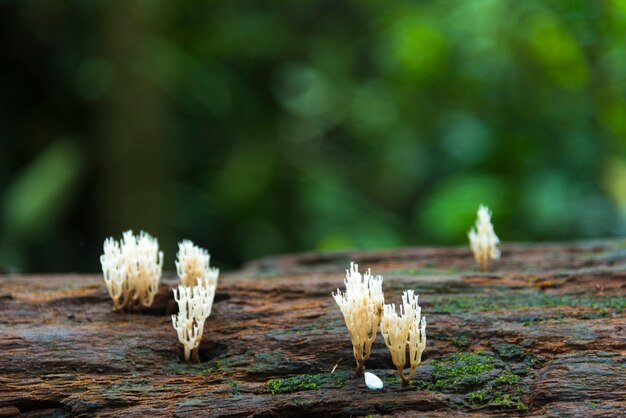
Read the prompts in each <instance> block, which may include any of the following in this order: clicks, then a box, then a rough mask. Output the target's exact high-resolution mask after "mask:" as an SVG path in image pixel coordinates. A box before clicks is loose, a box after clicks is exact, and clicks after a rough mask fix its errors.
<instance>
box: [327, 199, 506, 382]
mask: <svg viewBox="0 0 626 418" xmlns="http://www.w3.org/2000/svg"><path fill="white" fill-rule="evenodd" d="M468 238H469V240H470V246H471V249H472V252H473V253H474V258H475V259H476V263H477V264H478V267H479V269H480V270H482V271H486V270H487V269H488V268H489V265H490V264H491V262H492V261H493V260H495V259H498V258H499V257H500V251H499V250H498V247H497V245H498V244H499V242H500V240H499V239H498V237H497V236H496V234H495V232H494V229H493V225H492V224H491V213H490V212H489V209H488V208H487V207H486V206H483V205H480V207H479V208H478V219H477V220H476V229H472V230H471V231H470V232H469V233H468ZM344 283H345V286H346V290H345V291H344V292H342V291H341V290H339V289H337V293H333V297H334V298H335V301H336V302H337V305H339V308H340V309H341V313H342V314H343V318H344V321H345V323H346V327H347V328H348V332H349V334H350V339H351V340H352V348H353V353H354V359H355V360H356V365H357V367H356V373H357V374H361V373H363V371H364V368H365V361H367V360H368V359H369V358H370V353H371V349H372V344H373V343H374V341H375V340H376V333H377V329H378V326H379V324H380V333H381V335H382V337H383V340H384V341H385V345H386V346H387V348H389V352H390V353H391V359H392V361H393V364H394V365H395V366H396V369H397V370H398V374H399V375H400V379H401V381H402V385H404V386H407V385H409V382H410V381H411V378H412V377H413V375H414V374H415V369H416V368H417V366H418V365H419V364H420V363H421V361H422V353H423V352H424V349H425V348H426V318H424V317H422V308H420V306H419V304H418V295H416V294H415V292H414V291H413V290H407V291H405V292H404V293H403V294H402V305H400V313H399V314H398V312H397V310H396V305H395V304H393V303H392V304H390V305H388V304H385V296H384V294H383V290H382V284H383V277H382V276H380V275H377V276H372V273H371V271H370V270H367V272H366V273H365V274H361V273H359V271H358V265H357V264H354V262H353V263H351V264H350V269H349V270H346V279H345V280H344ZM407 354H408V363H409V373H408V375H405V374H404V368H405V366H406V364H407ZM365 382H366V384H367V386H368V387H369V388H370V389H382V387H383V384H382V381H381V380H380V379H378V377H376V376H375V375H373V374H371V373H365Z"/></svg>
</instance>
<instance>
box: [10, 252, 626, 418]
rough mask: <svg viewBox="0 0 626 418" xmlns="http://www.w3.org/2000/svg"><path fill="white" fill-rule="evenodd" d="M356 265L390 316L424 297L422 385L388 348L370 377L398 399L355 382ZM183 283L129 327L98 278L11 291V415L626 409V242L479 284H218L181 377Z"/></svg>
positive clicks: (301, 280) (456, 272)
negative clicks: (380, 292) (405, 380)
mask: <svg viewBox="0 0 626 418" xmlns="http://www.w3.org/2000/svg"><path fill="white" fill-rule="evenodd" d="M350 260H354V261H357V262H359V263H360V265H361V266H360V267H361V269H363V268H372V271H373V272H374V273H376V274H378V273H380V274H383V275H384V276H385V281H384V284H383V288H384V290H385V294H386V301H387V302H392V301H395V302H396V303H398V302H399V299H400V294H401V293H402V291H403V290H405V289H409V288H412V289H415V290H416V291H417V292H418V293H419V294H420V305H421V306H422V309H423V314H425V315H426V316H427V318H428V327H427V335H428V343H427V346H426V351H425V352H424V356H423V362H422V364H421V365H420V366H419V367H418V369H417V371H416V374H415V377H414V379H413V382H412V384H411V385H410V386H409V387H403V386H402V385H401V384H400V381H399V378H398V377H397V376H398V375H397V371H396V369H395V367H394V366H393V364H392V362H391V358H390V355H389V352H388V350H387V347H386V346H385V344H384V342H383V341H382V338H381V337H380V336H379V337H378V340H377V341H376V342H375V343H374V346H373V348H372V355H371V358H370V360H369V361H367V362H366V369H367V370H368V371H372V372H374V373H376V374H377V375H378V376H379V377H381V378H382V379H383V381H384V383H385V388H384V389H383V390H381V391H370V390H368V389H367V388H366V387H365V384H364V381H363V378H362V377H358V378H357V377H354V375H353V371H354V359H353V356H352V347H351V344H350V339H349V336H348V332H347V330H346V328H345V325H344V324H343V319H342V316H341V313H340V311H339V309H338V307H337V306H336V305H335V302H334V301H333V299H332V297H331V295H330V293H331V291H333V290H335V289H336V288H337V287H343V277H344V273H345V272H344V269H346V268H348V266H349V261H350ZM175 284H176V279H175V278H174V277H166V278H164V279H163V284H162V292H161V293H160V295H159V297H158V298H157V300H156V301H155V306H154V307H153V309H151V310H149V311H146V312H143V313H131V314H123V313H116V312H112V311H111V306H112V304H111V301H110V299H109V298H108V295H107V293H106V290H105V288H104V284H103V281H102V279H101V277H100V276H99V275H93V276H81V275H62V276H61V275H55V276H52V275H31V276H4V277H0V416H11V415H14V414H16V413H17V412H18V411H19V412H22V413H25V414H26V415H31V416H42V415H47V414H56V416H64V415H100V416H150V415H157V416H160V415H176V416H192V415H195V416H197V415H205V416H248V415H255V416H265V415H276V416H290V415H291V416H306V415H315V416H319V417H322V416H333V415H353V416H358V415H367V414H374V415H376V414H392V415H403V416H449V415H450V414H456V415H464V414H467V415H488V414H494V415H502V414H504V413H510V414H526V415H531V416H537V415H545V414H550V415H559V416H560V415H573V416H619V415H620V414H622V413H623V411H624V410H625V408H626V401H625V399H626V391H625V389H624V388H625V387H626V364H625V354H626V332H625V331H626V330H625V328H626V321H625V318H626V314H625V305H626V302H625V298H624V293H625V291H626V242H625V241H607V242H598V243H585V244H576V245H557V244H555V245H509V246H504V248H503V254H502V259H501V260H500V261H497V262H496V263H495V264H494V265H493V266H492V270H491V272H489V273H479V272H477V270H476V268H475V266H474V262H473V260H472V255H471V253H470V251H469V249H466V248H407V249H399V250H393V251H373V252H343V253H332V254H319V253H311V254H302V255H294V256H285V257H274V258H267V259H263V260H260V261H256V262H252V263H250V264H249V265H248V266H246V268H244V269H243V270H241V271H238V272H234V273H231V274H226V275H224V276H222V277H221V278H220V282H219V287H218V291H217V296H216V302H215V304H214V307H213V313H212V315H211V317H210V318H209V319H208V320H207V322H206V325H205V332H204V340H203V343H202V345H201V348H200V360H201V363H200V364H185V363H184V362H183V361H182V353H181V345H180V344H179V343H178V341H177V338H176V336H175V333H174V330H173V328H172V325H171V320H170V318H169V317H168V316H166V311H167V310H168V305H170V300H171V291H169V288H170V287H171V286H174V285H175ZM170 309H171V305H170ZM481 350H482V351H481ZM331 371H333V373H331ZM270 379H278V380H272V381H271V383H268V381H270ZM280 379H282V380H280ZM272 391H273V392H274V394H272Z"/></svg>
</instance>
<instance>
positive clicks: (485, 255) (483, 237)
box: [467, 205, 500, 271]
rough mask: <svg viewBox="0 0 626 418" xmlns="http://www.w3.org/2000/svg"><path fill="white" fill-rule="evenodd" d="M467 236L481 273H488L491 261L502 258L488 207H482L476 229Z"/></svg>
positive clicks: (479, 210)
mask: <svg viewBox="0 0 626 418" xmlns="http://www.w3.org/2000/svg"><path fill="white" fill-rule="evenodd" d="M467 236H468V238H469V240H470V247H471V248H472V252H473V253H474V258H475V259H476V263H477V264H478V268H479V269H480V270H481V271H487V270H488V269H489V265H490V264H491V261H492V260H497V259H498V258H500V250H499V249H498V244H499V243H500V240H499V239H498V237H497V235H496V233H495V232H494V230H493V225H492V224H491V212H489V208H487V206H484V205H480V207H479V208H478V218H477V219H476V229H472V230H470V231H469V233H468V234H467Z"/></svg>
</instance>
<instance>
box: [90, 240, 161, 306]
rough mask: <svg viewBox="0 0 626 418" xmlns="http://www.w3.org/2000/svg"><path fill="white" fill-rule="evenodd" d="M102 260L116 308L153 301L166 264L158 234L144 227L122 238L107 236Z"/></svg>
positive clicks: (107, 284)
mask: <svg viewBox="0 0 626 418" xmlns="http://www.w3.org/2000/svg"><path fill="white" fill-rule="evenodd" d="M100 263H101V264H102V272H103V274H104V282H105V283H106V286H107V289H108V291H109V295H110V296H111V299H113V309H114V310H116V311H119V310H122V309H124V308H128V309H132V308H133V307H137V306H145V307H148V306H151V305H152V302H153V301H154V296H155V295H156V294H157V292H158V290H159V280H160V279H161V271H162V268H163V252H161V251H159V243H158V241H157V240H156V238H154V237H152V236H151V235H149V234H147V233H145V232H143V231H142V232H140V233H139V235H137V236H135V235H133V231H126V232H124V234H123V238H122V240H121V241H120V242H118V241H116V240H115V239H113V238H112V237H111V238H107V239H106V240H105V241H104V254H102V256H100Z"/></svg>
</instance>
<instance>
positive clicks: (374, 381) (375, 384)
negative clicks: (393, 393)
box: [364, 372, 383, 390]
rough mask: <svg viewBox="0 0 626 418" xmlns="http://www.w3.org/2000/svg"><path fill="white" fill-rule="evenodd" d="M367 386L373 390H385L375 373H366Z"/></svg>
mask: <svg viewBox="0 0 626 418" xmlns="http://www.w3.org/2000/svg"><path fill="white" fill-rule="evenodd" d="M364 376H365V385H366V386H367V387H368V388H369V389H372V390H378V389H382V388H383V381H382V380H380V378H379V377H378V376H376V375H375V374H374V373H370V372H365V373H364Z"/></svg>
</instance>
